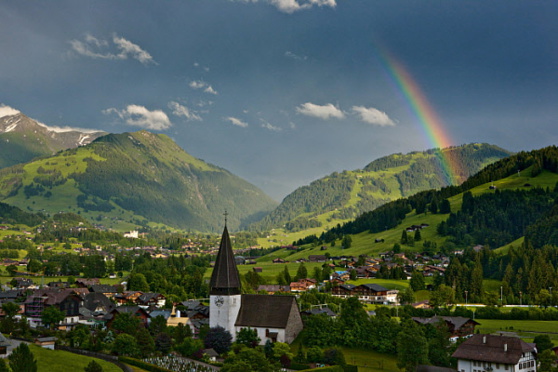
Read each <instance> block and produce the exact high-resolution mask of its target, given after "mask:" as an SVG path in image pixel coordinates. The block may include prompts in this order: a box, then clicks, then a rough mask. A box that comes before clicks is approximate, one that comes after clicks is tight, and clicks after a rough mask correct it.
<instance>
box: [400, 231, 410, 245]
mask: <svg viewBox="0 0 558 372" xmlns="http://www.w3.org/2000/svg"><path fill="white" fill-rule="evenodd" d="M408 242H409V237H408V236H407V230H403V232H402V233H401V244H407V243H408Z"/></svg>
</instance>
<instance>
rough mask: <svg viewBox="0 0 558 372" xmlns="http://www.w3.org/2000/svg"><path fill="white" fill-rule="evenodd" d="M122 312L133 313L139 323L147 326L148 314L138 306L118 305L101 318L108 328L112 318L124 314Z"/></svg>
mask: <svg viewBox="0 0 558 372" xmlns="http://www.w3.org/2000/svg"><path fill="white" fill-rule="evenodd" d="M124 313H129V314H134V315H135V316H136V317H138V318H139V319H140V320H141V324H142V325H143V326H144V327H147V324H148V322H149V321H148V320H149V318H150V316H149V314H148V313H147V311H145V309H142V308H141V307H139V306H118V307H116V308H114V309H112V310H111V311H110V312H109V313H108V314H106V315H105V316H104V317H103V319H104V320H105V321H106V325H107V327H109V328H110V326H111V325H112V322H113V321H114V319H115V318H116V317H117V316H118V315H119V314H124Z"/></svg>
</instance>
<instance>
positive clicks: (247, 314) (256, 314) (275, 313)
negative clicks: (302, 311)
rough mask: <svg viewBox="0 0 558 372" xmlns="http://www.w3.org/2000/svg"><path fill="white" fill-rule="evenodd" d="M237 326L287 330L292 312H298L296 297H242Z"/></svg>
mask: <svg viewBox="0 0 558 372" xmlns="http://www.w3.org/2000/svg"><path fill="white" fill-rule="evenodd" d="M241 304H242V305H240V311H239V313H238V318H237V319H236V323H235V326H238V327H260V328H266V327H268V328H286V327H287V323H288V321H289V316H290V315H291V311H298V306H297V303H296V298H295V297H294V296H276V295H242V302H241Z"/></svg>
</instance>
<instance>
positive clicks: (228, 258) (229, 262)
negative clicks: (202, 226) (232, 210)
mask: <svg viewBox="0 0 558 372" xmlns="http://www.w3.org/2000/svg"><path fill="white" fill-rule="evenodd" d="M209 294H212V295H223V294H224V295H235V294H240V276H239V275H238V269H237V268H236V262H235V260H234V254H233V250H232V245H231V239H230V237H229V231H228V230H227V226H225V229H224V230H223V236H222V237H221V245H220V246H219V253H217V259H216V260H215V267H214V268H213V273H212V274H211V280H210V282H209Z"/></svg>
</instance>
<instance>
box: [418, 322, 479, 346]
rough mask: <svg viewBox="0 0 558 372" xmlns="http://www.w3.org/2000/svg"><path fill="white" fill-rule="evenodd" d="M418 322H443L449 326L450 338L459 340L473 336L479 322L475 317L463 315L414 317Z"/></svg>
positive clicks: (434, 323) (433, 323)
mask: <svg viewBox="0 0 558 372" xmlns="http://www.w3.org/2000/svg"><path fill="white" fill-rule="evenodd" d="M412 319H413V320H414V321H415V322H416V323H419V324H431V325H436V324H438V323H440V322H443V323H444V324H446V326H447V327H448V331H449V333H450V340H451V341H454V342H455V341H457V339H458V338H460V337H463V338H467V337H471V336H472V335H473V334H474V333H475V326H478V325H479V323H477V322H475V321H474V320H473V319H470V318H464V317H462V316H437V315H436V316H433V317H431V318H420V317H413V318H412Z"/></svg>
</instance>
